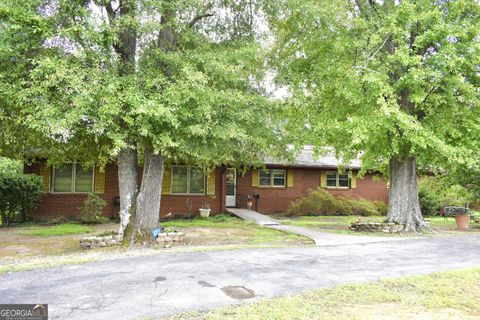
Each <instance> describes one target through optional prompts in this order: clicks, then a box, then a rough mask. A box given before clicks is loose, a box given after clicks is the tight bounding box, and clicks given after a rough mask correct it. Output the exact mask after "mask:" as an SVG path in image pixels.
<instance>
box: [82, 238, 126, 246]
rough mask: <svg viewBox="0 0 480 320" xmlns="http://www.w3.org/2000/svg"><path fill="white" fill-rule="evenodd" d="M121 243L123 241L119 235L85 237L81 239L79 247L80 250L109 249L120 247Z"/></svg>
mask: <svg viewBox="0 0 480 320" xmlns="http://www.w3.org/2000/svg"><path fill="white" fill-rule="evenodd" d="M122 241H123V236H121V235H111V236H92V237H86V238H83V239H81V240H80V247H81V248H82V249H94V248H102V247H110V246H115V245H120V244H121V243H122Z"/></svg>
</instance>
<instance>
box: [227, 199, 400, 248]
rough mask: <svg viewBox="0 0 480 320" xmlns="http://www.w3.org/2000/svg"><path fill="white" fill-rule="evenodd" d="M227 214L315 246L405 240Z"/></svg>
mask: <svg viewBox="0 0 480 320" xmlns="http://www.w3.org/2000/svg"><path fill="white" fill-rule="evenodd" d="M227 212H229V213H232V214H234V215H236V216H237V217H240V218H242V219H244V220H249V221H253V222H255V223H256V224H258V225H260V226H264V227H267V228H271V229H275V230H280V231H284V232H290V233H294V234H298V235H300V236H303V237H306V238H309V239H312V240H313V241H314V242H315V245H316V246H336V245H346V244H361V243H374V242H385V241H398V240H405V239H407V238H399V237H372V236H352V235H346V234H337V233H330V232H321V231H318V230H315V229H310V228H305V227H299V226H291V225H283V224H281V223H280V222H278V221H277V220H274V219H272V218H270V217H269V216H266V215H263V214H261V213H258V212H256V211H253V210H248V209H240V208H227Z"/></svg>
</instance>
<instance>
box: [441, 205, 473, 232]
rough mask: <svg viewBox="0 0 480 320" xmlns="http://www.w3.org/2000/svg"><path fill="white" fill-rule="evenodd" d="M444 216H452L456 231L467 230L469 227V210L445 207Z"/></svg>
mask: <svg viewBox="0 0 480 320" xmlns="http://www.w3.org/2000/svg"><path fill="white" fill-rule="evenodd" d="M444 210H445V215H446V216H449V215H450V216H454V217H455V223H456V224H457V228H458V229H463V230H464V229H468V227H469V226H470V210H469V209H468V208H466V207H445V209H444Z"/></svg>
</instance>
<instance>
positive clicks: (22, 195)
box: [0, 170, 43, 226]
mask: <svg viewBox="0 0 480 320" xmlns="http://www.w3.org/2000/svg"><path fill="white" fill-rule="evenodd" d="M42 186H43V184H42V178H41V177H39V176H36V175H32V174H23V173H18V172H16V171H14V170H12V171H9V170H5V171H3V170H2V171H0V214H1V217H2V226H9V225H10V223H12V222H16V221H25V220H27V218H28V213H29V212H30V211H31V210H32V209H34V208H35V207H36V206H37V205H38V203H39V201H40V198H41V197H42V195H43V187H42Z"/></svg>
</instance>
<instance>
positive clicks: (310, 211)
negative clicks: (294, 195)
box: [285, 188, 388, 216]
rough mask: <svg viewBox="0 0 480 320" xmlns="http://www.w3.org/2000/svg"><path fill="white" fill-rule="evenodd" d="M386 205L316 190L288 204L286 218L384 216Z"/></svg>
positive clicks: (380, 202) (320, 189)
mask: <svg viewBox="0 0 480 320" xmlns="http://www.w3.org/2000/svg"><path fill="white" fill-rule="evenodd" d="M387 209H388V207H387V205H386V204H385V203H384V202H383V201H369V200H366V199H362V198H357V199H350V198H346V197H335V196H334V195H332V194H330V193H329V192H328V191H326V190H324V189H322V188H318V189H314V190H312V191H311V192H310V193H309V194H308V196H306V197H303V198H300V199H298V200H296V201H293V202H291V203H290V205H289V207H288V210H287V211H286V212H285V215H286V216H305V215H309V216H318V215H345V216H346V215H360V216H374V215H381V214H386V212H387Z"/></svg>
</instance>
